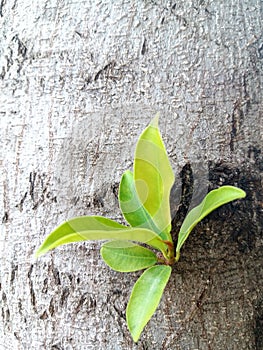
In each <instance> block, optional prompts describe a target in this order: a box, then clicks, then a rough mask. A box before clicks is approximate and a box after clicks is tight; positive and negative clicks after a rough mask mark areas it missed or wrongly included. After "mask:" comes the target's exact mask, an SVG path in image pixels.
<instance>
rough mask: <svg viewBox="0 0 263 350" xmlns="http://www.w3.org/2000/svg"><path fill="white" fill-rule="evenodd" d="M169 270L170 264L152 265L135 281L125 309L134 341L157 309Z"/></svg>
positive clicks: (169, 273)
mask: <svg viewBox="0 0 263 350" xmlns="http://www.w3.org/2000/svg"><path fill="white" fill-rule="evenodd" d="M171 271H172V269H171V267H170V266H166V265H157V266H152V267H150V268H149V269H147V270H146V271H144V273H143V274H142V275H141V277H140V278H139V279H138V280H137V282H136V283H135V285H134V287H133V289H132V293H131V297H130V300H129V303H128V305H127V309H126V319H127V324H128V328H129V330H130V332H131V335H132V338H133V340H134V341H135V342H137V341H138V340H139V337H140V335H141V332H142V331H143V328H144V327H145V325H146V324H147V322H148V321H149V320H150V318H151V317H152V315H153V314H154V312H155V310H156V309H157V307H158V305H159V303H160V300H161V297H162V295H163V291H164V288H165V286H166V284H167V282H168V280H169V278H170V275H171Z"/></svg>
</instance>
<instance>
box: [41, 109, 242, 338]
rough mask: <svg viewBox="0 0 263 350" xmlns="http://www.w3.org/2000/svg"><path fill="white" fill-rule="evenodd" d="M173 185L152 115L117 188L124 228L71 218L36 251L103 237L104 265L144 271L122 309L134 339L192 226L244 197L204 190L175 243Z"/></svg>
mask: <svg viewBox="0 0 263 350" xmlns="http://www.w3.org/2000/svg"><path fill="white" fill-rule="evenodd" d="M173 183H174V174H173V171H172V167H171V165H170V162H169V159H168V156H167V152H166V149H165V146H164V144H163V141H162V138H161V135H160V132H159V128H158V117H157V116H156V117H155V118H154V119H153V120H152V122H151V123H150V125H149V126H148V127H147V128H146V129H145V130H144V131H143V133H142V134H141V136H140V137H139V140H138V143H137V146H136V151H135V159H134V166H133V172H131V171H130V170H127V171H126V172H125V173H124V174H123V176H122V178H121V182H120V186H119V205H120V209H121V211H122V213H123V216H124V218H125V220H126V221H127V222H128V224H129V225H130V226H124V225H121V224H119V223H117V222H115V221H113V220H110V219H108V218H104V217H101V216H82V217H76V218H73V219H70V220H68V221H66V222H64V223H62V224H61V225H60V226H58V227H57V228H56V229H55V230H54V231H53V232H51V233H50V234H49V235H48V236H47V238H46V239H45V240H44V242H43V243H42V245H41V246H40V248H39V249H38V250H37V252H36V256H37V257H39V256H41V255H42V254H45V253H46V252H48V251H49V250H51V249H54V248H56V247H58V246H60V245H62V244H67V243H72V242H79V241H88V240H107V241H108V242H106V243H104V244H103V245H102V247H101V251H100V253H101V256H102V259H103V260H104V262H105V263H106V264H107V265H108V266H109V267H110V268H112V269H113V270H116V271H120V272H131V271H138V270H143V269H145V271H144V272H143V273H142V275H141V276H140V277H139V279H138V280H137V282H136V283H135V285H134V287H133V290H132V292H131V296H130V300H129V302H128V305H127V309H126V320H127V325H128V328H129V331H130V333H131V336H132V338H133V340H134V342H137V341H138V340H139V338H140V335H141V332H142V331H143V329H144V327H145V325H146V324H147V322H148V321H149V320H150V318H151V317H152V315H153V314H154V312H155V310H156V308H157V307H158V305H159V303H160V300H161V297H162V294H163V291H164V288H165V286H166V284H167V282H168V280H169V278H170V275H171V271H172V265H173V264H174V263H175V262H177V261H178V260H179V257H180V250H181V248H182V246H183V245H184V243H185V241H186V239H187V238H188V236H189V234H190V233H191V231H192V230H193V228H194V227H195V226H196V225H197V223H198V222H199V221H201V220H202V219H203V218H204V217H205V216H207V215H208V214H209V213H211V212H212V211H213V210H215V209H216V208H218V207H220V206H221V205H223V204H226V203H229V202H231V201H233V200H236V199H239V198H244V197H245V196H246V193H245V192H244V191H243V190H241V189H239V188H237V187H234V186H222V187H220V188H218V189H216V190H213V191H211V192H209V193H208V194H207V195H206V196H205V197H204V199H203V201H202V202H201V203H200V204H199V205H198V206H197V207H195V208H193V209H192V210H191V211H190V212H189V213H188V214H187V215H186V217H185V219H184V221H183V224H182V226H181V229H180V232H179V234H178V239H177V244H176V247H175V246H174V242H173V240H172V237H171V214H170V203H169V200H170V191H171V188H172V185H173ZM142 244H143V246H142ZM145 245H146V246H148V247H149V248H151V249H149V248H146V247H145ZM156 251H157V253H156Z"/></svg>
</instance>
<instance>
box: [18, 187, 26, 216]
mask: <svg viewBox="0 0 263 350" xmlns="http://www.w3.org/2000/svg"><path fill="white" fill-rule="evenodd" d="M26 197H27V192H25V194H24V195H23V197H22V199H21V200H20V202H19V203H18V204H17V205H16V208H18V209H19V210H20V211H21V212H22V211H23V206H24V202H25V200H26Z"/></svg>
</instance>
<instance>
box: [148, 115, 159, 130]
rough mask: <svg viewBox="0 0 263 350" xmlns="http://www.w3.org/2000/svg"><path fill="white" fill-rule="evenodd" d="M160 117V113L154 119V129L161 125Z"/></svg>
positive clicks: (152, 122) (152, 124) (152, 123)
mask: <svg viewBox="0 0 263 350" xmlns="http://www.w3.org/2000/svg"><path fill="white" fill-rule="evenodd" d="M159 116H160V113H157V114H156V116H155V117H154V118H153V119H152V121H151V123H150V125H151V126H153V127H154V128H157V129H158V124H159Z"/></svg>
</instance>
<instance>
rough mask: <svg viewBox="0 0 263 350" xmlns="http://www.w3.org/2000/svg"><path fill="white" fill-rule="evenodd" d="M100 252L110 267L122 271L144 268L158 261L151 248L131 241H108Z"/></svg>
mask: <svg viewBox="0 0 263 350" xmlns="http://www.w3.org/2000/svg"><path fill="white" fill-rule="evenodd" d="M100 254H101V256H102V258H103V260H104V261H105V263H106V264H107V265H108V266H109V267H110V268H112V269H113V270H116V271H120V272H132V271H138V270H143V269H146V268H147V267H150V266H153V265H155V264H156V263H157V258H156V255H155V254H154V253H153V252H152V251H151V250H149V249H147V248H144V247H141V246H139V245H137V244H134V243H132V242H129V241H111V242H107V243H105V244H103V246H102V247H101V250H100Z"/></svg>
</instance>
